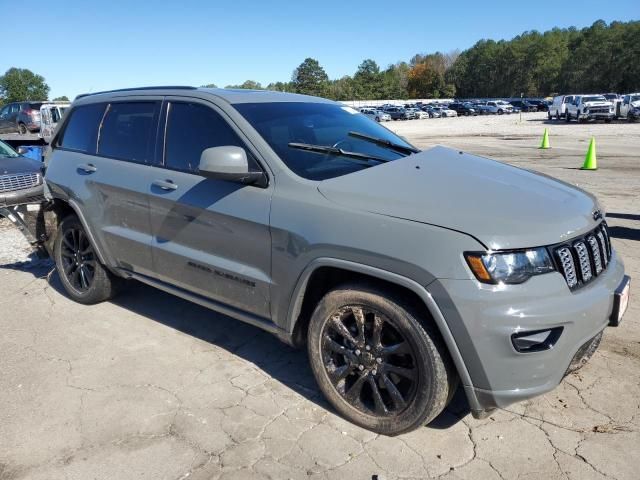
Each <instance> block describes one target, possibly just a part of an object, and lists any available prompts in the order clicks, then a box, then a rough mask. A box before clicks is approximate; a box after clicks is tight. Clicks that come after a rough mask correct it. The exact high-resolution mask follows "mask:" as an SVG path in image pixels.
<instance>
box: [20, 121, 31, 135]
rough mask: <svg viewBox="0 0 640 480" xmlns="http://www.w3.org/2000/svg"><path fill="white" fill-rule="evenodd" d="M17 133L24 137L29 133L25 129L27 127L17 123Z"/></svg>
mask: <svg viewBox="0 0 640 480" xmlns="http://www.w3.org/2000/svg"><path fill="white" fill-rule="evenodd" d="M18 133H19V134H20V135H26V134H27V133H29V129H28V128H27V126H26V125H25V124H24V123H19V124H18Z"/></svg>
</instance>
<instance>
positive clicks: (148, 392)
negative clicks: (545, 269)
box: [0, 114, 640, 480]
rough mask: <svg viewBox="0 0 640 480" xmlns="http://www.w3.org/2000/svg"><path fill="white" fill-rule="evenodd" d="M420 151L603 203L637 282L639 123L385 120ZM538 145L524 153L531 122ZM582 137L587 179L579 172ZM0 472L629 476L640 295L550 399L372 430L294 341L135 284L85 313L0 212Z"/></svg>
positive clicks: (638, 394) (634, 438)
mask: <svg viewBox="0 0 640 480" xmlns="http://www.w3.org/2000/svg"><path fill="white" fill-rule="evenodd" d="M388 126H389V127H390V128H392V129H394V130H396V131H398V132H400V134H401V135H404V136H406V137H407V138H408V139H409V140H411V141H412V142H414V143H415V144H416V145H418V146H420V147H423V148H426V147H428V146H431V145H434V144H436V143H439V144H444V145H451V146H454V147H455V148H460V149H464V150H467V151H471V152H474V153H478V154H482V155H487V156H491V157H494V158H497V159H500V160H503V161H506V162H509V163H513V164H515V165H518V166H521V167H524V168H530V169H534V170H538V171H541V172H543V173H545V174H548V175H552V176H555V177H558V178H560V179H563V180H565V181H568V182H571V183H574V184H578V185H580V186H581V187H583V188H585V189H587V190H589V191H591V192H593V193H595V194H596V195H598V197H599V198H600V200H601V201H602V203H603V205H604V206H605V207H606V209H607V212H608V214H609V216H608V222H609V224H610V225H611V227H612V228H611V231H612V235H613V236H614V246H615V248H616V249H617V250H618V251H619V253H620V254H621V255H622V257H623V258H624V259H625V262H626V267H627V271H628V272H629V274H630V275H631V276H632V277H633V278H635V279H638V278H640V275H639V273H640V158H638V151H639V150H640V124H633V125H630V124H612V125H604V124H599V125H578V124H571V125H565V124H564V123H560V124H556V123H551V124H547V123H546V122H545V119H544V117H543V115H542V114H528V115H523V122H522V123H518V117H516V116H502V117H479V118H460V119H456V118H453V119H432V120H420V121H411V122H393V123H390V124H388ZM545 126H547V127H549V128H550V133H551V145H552V147H553V148H552V149H551V150H538V149H537V146H538V144H539V140H540V136H541V134H542V130H543V128H544V127H545ZM591 135H595V136H596V138H597V141H598V162H599V166H600V169H599V170H598V171H596V172H587V171H580V170H578V169H577V167H579V166H580V165H581V164H582V161H583V158H584V154H585V152H586V149H587V142H588V140H589V138H590V136H591ZM0 291H1V292H2V297H0V305H1V306H0V328H1V330H2V336H1V337H0V479H2V480H9V479H12V480H13V479H23V478H29V479H43V480H45V479H46V480H57V479H78V480H86V479H89V478H91V479H105V480H106V479H108V480H114V479H117V480H125V479H130V478H131V479H133V478H136V479H154V480H157V479H175V480H178V479H187V478H189V479H217V478H223V479H232V478H234V479H245V478H273V479H287V478H293V479H298V478H313V479H316V478H318V479H324V478H332V479H344V478H349V479H352V480H358V479H371V478H374V477H373V476H374V475H377V476H378V477H377V478H379V479H381V478H385V479H394V478H429V477H441V478H445V479H474V480H476V479H482V480H485V479H487V480H491V479H501V478H502V479H512V478H528V479H565V478H569V479H581V480H582V479H590V478H617V479H637V478H638V472H639V471H640V455H638V452H639V450H638V449H639V446H640V415H639V409H640V404H639V402H640V295H639V293H640V292H639V286H638V282H637V281H636V282H635V284H634V285H633V291H632V303H631V306H630V309H629V311H628V312H627V315H626V317H625V320H624V323H623V324H622V326H621V327H619V328H617V329H611V328H609V329H607V331H606V333H605V337H604V341H603V344H602V346H601V347H600V349H599V351H598V352H597V353H596V355H595V356H594V358H593V359H592V361H591V362H590V363H589V364H588V365H587V366H586V367H585V368H583V369H582V370H581V371H579V372H578V373H576V374H573V375H570V376H569V377H567V378H566V379H565V381H564V382H563V383H562V384H561V385H560V386H559V387H558V388H557V389H556V390H555V391H553V392H552V393H549V394H547V395H545V396H543V397H540V398H537V399H534V400H532V401H528V402H525V403H522V404H518V405H514V406H513V407H511V408H509V409H508V410H503V411H498V412H496V413H495V414H494V415H492V416H491V417H490V418H488V419H485V420H474V419H473V418H472V417H471V416H470V415H468V414H467V413H466V411H465V403H464V399H463V398H462V397H460V396H458V397H457V398H456V399H455V400H454V402H453V404H452V405H451V406H450V407H449V409H448V410H447V411H446V412H445V413H444V414H443V415H442V416H441V417H440V418H438V419H437V420H436V422H434V424H432V425H430V426H429V427H426V428H422V429H420V430H418V431H416V432H413V433H411V434H407V435H404V436H401V437H397V438H386V437H380V436H377V435H375V434H372V433H370V432H367V431H365V430H362V429H360V428H357V427H354V426H352V425H350V424H349V423H347V422H345V421H343V420H342V419H340V418H339V417H337V416H336V415H335V414H334V413H333V411H332V410H331V408H329V407H328V406H327V404H326V403H325V402H324V400H323V399H322V397H321V395H320V394H319V393H318V391H317V388H316V386H315V384H314V381H313V379H312V377H311V373H310V370H309V367H308V365H307V361H306V358H305V354H304V352H297V351H294V350H292V349H290V348H288V347H285V346H284V345H282V344H280V343H279V342H278V341H277V340H275V339H274V338H272V337H270V336H269V335H267V334H265V333H262V332H261V331H259V330H257V329H255V328H252V327H249V326H247V325H244V324H240V323H238V322H235V321H233V320H231V319H228V318H226V317H222V316H220V315H217V314H215V313H212V312H210V311H208V310H205V309H203V308H200V307H198V306H196V305H193V304H190V303H187V302H185V301H182V300H179V299H177V298H174V297H171V296H169V295H167V294H164V293H162V292H159V291H155V290H152V289H150V288H148V287H145V286H142V285H133V286H132V288H131V290H130V291H128V292H126V293H125V294H124V295H122V296H120V297H118V298H117V299H116V300H114V301H113V302H108V303H105V304H101V305H97V306H93V307H85V306H81V305H78V304H74V303H73V302H71V301H70V300H68V299H67V297H66V296H65V295H64V294H63V293H62V291H61V286H60V284H59V281H58V279H57V277H56V274H55V272H53V271H52V268H51V264H50V263H49V262H48V261H35V260H33V258H32V257H31V256H30V255H29V252H28V250H27V249H26V245H25V243H24V242H23V240H22V239H21V237H20V236H19V235H18V233H17V232H16V231H15V230H13V229H12V228H10V227H9V226H8V225H7V224H6V223H0Z"/></svg>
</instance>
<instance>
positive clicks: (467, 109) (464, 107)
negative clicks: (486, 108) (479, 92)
mask: <svg viewBox="0 0 640 480" xmlns="http://www.w3.org/2000/svg"><path fill="white" fill-rule="evenodd" d="M449 109H450V110H455V111H456V112H457V113H458V115H465V116H470V115H473V116H476V115H478V112H477V111H476V110H475V108H473V106H472V105H471V104H470V103H466V102H465V103H460V102H455V103H451V104H449Z"/></svg>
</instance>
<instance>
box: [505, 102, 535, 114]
mask: <svg viewBox="0 0 640 480" xmlns="http://www.w3.org/2000/svg"><path fill="white" fill-rule="evenodd" d="M509 103H511V105H513V106H514V107H515V108H518V109H520V111H522V112H537V111H538V107H537V105H534V104H532V103H530V102H529V101H528V100H512V101H511V102H509Z"/></svg>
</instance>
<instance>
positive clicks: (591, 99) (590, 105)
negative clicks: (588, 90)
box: [565, 95, 615, 123]
mask: <svg viewBox="0 0 640 480" xmlns="http://www.w3.org/2000/svg"><path fill="white" fill-rule="evenodd" d="M614 117H615V112H614V110H613V105H612V104H611V102H609V101H608V100H607V99H606V98H604V97H603V96H602V95H577V96H576V97H575V98H574V99H573V102H571V103H570V104H568V105H567V111H566V113H565V120H566V121H567V123H569V122H570V121H571V119H575V120H577V121H578V122H584V121H587V120H604V121H605V122H606V123H610V122H611V120H613V118H614Z"/></svg>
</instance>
